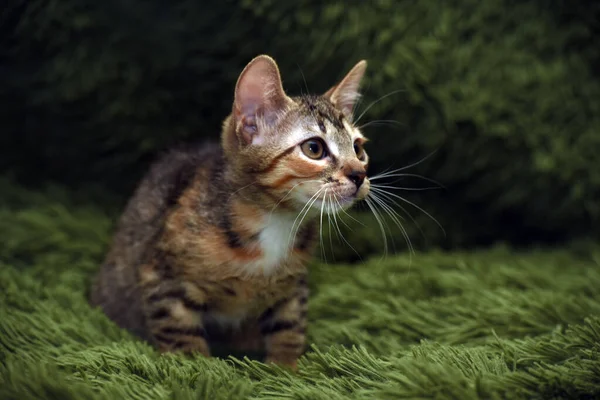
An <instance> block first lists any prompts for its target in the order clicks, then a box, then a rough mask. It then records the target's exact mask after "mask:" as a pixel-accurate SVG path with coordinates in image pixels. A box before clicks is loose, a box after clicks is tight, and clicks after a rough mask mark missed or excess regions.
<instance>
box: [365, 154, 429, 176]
mask: <svg viewBox="0 0 600 400" xmlns="http://www.w3.org/2000/svg"><path fill="white" fill-rule="evenodd" d="M435 153H437V150H433V151H432V152H431V153H429V154H427V155H426V156H425V157H423V158H421V159H420V160H419V161H416V162H414V163H412V164H409V165H407V166H404V167H402V168H398V169H394V170H392V171H384V172H382V173H381V174H380V175H386V174H388V173H394V172H400V171H405V170H407V169H409V168H412V167H415V166H417V165H419V164H421V163H422V162H423V161H425V160H427V159H428V158H429V157H431V156H432V155H434V154H435ZM369 179H370V178H369Z"/></svg>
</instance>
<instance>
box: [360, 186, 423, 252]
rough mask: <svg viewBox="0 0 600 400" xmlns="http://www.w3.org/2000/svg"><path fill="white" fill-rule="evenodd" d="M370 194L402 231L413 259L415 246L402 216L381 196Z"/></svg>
mask: <svg viewBox="0 0 600 400" xmlns="http://www.w3.org/2000/svg"><path fill="white" fill-rule="evenodd" d="M370 194H371V197H372V198H373V200H374V201H375V202H377V203H378V204H379V206H381V208H382V209H383V210H384V211H385V212H386V213H387V214H388V215H389V217H390V218H391V219H392V221H393V222H394V223H395V224H396V226H397V227H398V228H399V229H400V231H401V233H402V236H403V237H404V239H405V240H406V244H407V245H408V251H409V255H411V257H412V254H413V253H414V246H413V244H412V241H411V240H410V237H409V235H408V232H407V231H406V228H404V226H403V225H402V223H401V222H400V219H403V218H402V216H400V215H399V214H398V213H397V212H396V211H395V210H394V209H393V208H391V207H390V206H389V205H388V204H386V203H385V201H384V200H383V199H381V198H380V197H379V196H377V195H375V193H370ZM411 260H412V259H411Z"/></svg>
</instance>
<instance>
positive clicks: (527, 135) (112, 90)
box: [0, 0, 600, 257]
mask: <svg viewBox="0 0 600 400" xmlns="http://www.w3.org/2000/svg"><path fill="white" fill-rule="evenodd" d="M4 4H8V7H6V8H5V9H4V10H2V11H0V18H1V19H0V40H1V42H0V102H1V104H2V107H1V108H0V109H1V114H0V133H1V134H0V169H1V170H2V171H5V172H4V174H5V175H7V176H10V177H11V179H13V180H14V181H16V182H17V183H18V184H19V185H27V186H32V187H34V188H37V187H40V186H42V185H47V184H49V183H51V184H53V185H61V186H67V187H68V188H70V189H69V190H71V189H72V192H73V198H81V199H86V198H88V199H89V198H93V199H94V201H96V202H100V203H102V205H103V206H104V205H106V206H108V207H112V208H111V210H118V209H119V208H120V207H121V206H122V204H123V202H124V201H125V200H126V198H127V196H128V195H129V194H130V193H131V191H132V190H133V188H134V186H135V183H136V181H137V180H138V179H139V178H140V176H141V174H142V173H143V172H144V169H145V167H146V166H147V164H148V163H149V162H150V161H151V160H152V159H153V158H154V157H155V156H156V154H157V153H159V152H161V151H164V150H165V149H166V148H167V147H168V146H170V145H172V144H175V143H181V142H187V141H195V140H204V139H206V138H213V139H214V138H217V136H218V134H219V128H220V123H221V120H222V119H223V118H224V117H225V116H226V114H227V113H228V112H229V109H230V103H231V98H232V92H233V85H234V83H235V80H236V78H237V75H238V74H239V72H240V71H241V69H242V68H243V66H244V65H245V64H246V63H247V62H248V61H249V60H250V59H251V58H252V57H254V56H255V55H257V54H260V53H268V54H270V55H272V56H273V57H275V59H276V60H277V61H278V63H279V65H280V68H281V71H282V75H283V78H284V86H285V88H286V90H287V91H288V92H290V93H292V94H297V93H300V92H301V91H305V90H306V87H308V89H309V90H310V91H312V92H320V91H324V90H326V89H327V88H328V87H329V86H330V85H331V84H333V83H334V82H335V81H336V80H337V79H339V78H340V77H341V76H343V74H344V73H345V72H346V71H347V70H348V69H349V68H350V67H351V66H352V65H354V63H356V62H357V61H358V60H359V59H362V58H366V59H367V60H369V63H370V64H369V70H368V75H367V78H366V81H365V86H364V94H365V98H364V101H363V103H362V104H361V105H360V106H359V110H358V112H359V113H361V112H362V111H363V110H365V109H366V108H367V107H368V106H369V104H371V102H373V101H375V100H377V99H380V98H381V97H382V96H386V95H388V94H390V93H391V92H395V93H393V94H390V95H389V96H388V97H385V98H384V99H383V100H381V101H379V102H377V103H376V104H374V105H373V106H372V107H370V108H368V111H367V112H366V114H365V116H364V117H363V119H362V121H361V122H370V121H377V120H392V121H395V122H392V123H373V124H371V125H370V126H367V127H365V131H366V133H367V134H368V136H369V137H370V138H371V139H372V142H371V143H370V145H369V148H368V149H369V152H370V155H371V158H372V160H373V170H374V172H376V171H382V170H385V169H386V168H399V167H403V166H405V165H408V164H411V163H414V162H416V161H419V160H421V159H422V158H423V157H425V156H427V155H431V156H430V157H429V158H427V159H426V160H425V161H423V162H422V163H420V164H419V165H417V166H416V167H414V168H411V169H410V170H409V171H407V172H411V173H415V174H420V175H423V176H426V177H428V178H431V179H435V180H436V181H438V182H440V183H441V184H443V185H444V186H445V188H446V189H445V190H435V191H425V192H407V193H402V192H397V193H399V194H401V195H403V196H406V198H407V199H409V200H410V201H413V202H415V203H416V204H418V205H419V206H420V207H422V208H423V209H425V210H427V211H428V212H429V213H431V214H432V215H433V216H435V217H436V218H437V219H438V220H439V222H440V223H441V225H442V226H443V227H444V228H445V230H446V235H445V236H444V235H443V234H442V231H441V230H440V229H439V228H438V227H437V226H436V225H435V224H434V223H433V222H432V221H431V220H429V219H428V218H427V217H426V216H425V215H424V214H423V213H422V212H420V211H418V210H416V209H414V208H412V209H411V207H410V206H407V210H410V211H411V212H412V214H413V215H414V216H415V218H416V220H417V222H418V223H419V226H420V227H421V229H422V231H423V234H422V235H421V234H420V233H419V232H418V230H416V228H415V227H416V225H415V223H413V222H412V221H410V219H408V221H407V223H406V226H407V229H408V231H409V233H410V235H411V237H412V238H413V241H414V242H415V245H416V246H418V247H419V248H424V247H425V246H428V245H434V246H441V247H445V248H449V247H464V246H479V245H487V244H491V243H494V242H509V243H511V244H513V245H525V246H528V245H532V244H539V243H543V244H554V243H556V242H565V241H570V240H572V239H580V238H590V237H592V238H593V237H594V235H597V231H598V229H594V227H595V226H598V225H599V223H600V201H599V200H600V157H598V153H599V152H600V82H599V79H598V78H599V74H600V45H599V44H598V43H599V36H600V35H599V33H600V23H599V22H598V21H600V2H593V1H590V2H584V1H579V2H567V1H556V0H555V1H543V0H538V1H525V2H517V1H501V0H490V1H486V2H479V1H469V0H462V1H444V2H438V1H433V0H427V1H424V0H422V1H418V2H417V1H393V0H389V1H384V0H380V1H348V2H345V3H342V2H320V1H308V0H302V1H297V2H285V1H275V0H258V1H250V0H238V1H233V0H227V1H225V0H224V1H219V2H207V1H197V0H194V1H191V0H189V1H170V2H160V1H157V0H148V1H141V0H106V1H97V0H28V1H24V0H22V1H18V0H8V1H7V2H5V3H4ZM303 76H304V77H305V79H306V82H305V81H304V78H303ZM432 152H434V153H433V154H432ZM396 184H397V185H399V186H407V185H408V186H410V187H419V186H423V185H424V184H425V183H424V182H423V181H421V180H418V179H413V180H406V181H402V182H400V183H396ZM9 187H13V186H7V188H9ZM5 194H8V193H3V196H4V195H5ZM98 194H101V196H99V195H98ZM5 198H8V197H5ZM361 218H362V219H364V220H369V221H370V220H372V218H370V217H368V216H366V215H359V219H361ZM371 225H372V224H371V222H369V227H368V228H364V229H362V228H358V229H357V227H356V226H355V227H354V228H353V229H354V233H353V232H347V234H348V236H350V241H351V243H353V245H355V246H356V247H357V248H358V250H360V251H362V252H366V253H369V252H376V251H380V247H378V246H379V245H380V242H381V240H380V237H379V236H377V235H376V234H370V232H375V233H376V232H378V231H377V228H376V227H373V226H371ZM365 232H366V233H368V234H367V235H365ZM394 232H395V233H394ZM395 234H397V230H392V236H394V235H395ZM356 236H361V237H362V238H357V237H356ZM395 241H396V242H397V244H398V245H399V248H402V246H403V243H402V241H401V239H400V240H397V239H396V240H395ZM360 251H359V252H360ZM338 252H339V251H338ZM340 255H341V256H342V257H343V256H344V255H343V254H342V253H340Z"/></svg>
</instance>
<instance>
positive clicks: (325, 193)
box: [319, 189, 327, 264]
mask: <svg viewBox="0 0 600 400" xmlns="http://www.w3.org/2000/svg"><path fill="white" fill-rule="evenodd" d="M325 196H327V189H325V192H324V193H323V198H325ZM324 207H325V200H323V201H322V202H321V218H320V223H319V241H320V243H321V255H322V256H323V258H324V260H325V264H327V256H326V255H325V246H324V244H323V208H324Z"/></svg>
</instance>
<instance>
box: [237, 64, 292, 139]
mask: <svg viewBox="0 0 600 400" xmlns="http://www.w3.org/2000/svg"><path fill="white" fill-rule="evenodd" d="M289 102H291V99H290V98H289V97H288V96H287V95H286V94H285V92H284V91H283V87H282V85H281V77H280V75H279V68H277V64H276V63H275V60H273V59H272V58H271V57H269V56H266V55H261V56H258V57H256V58H255V59H253V60H252V61H250V62H249V63H248V65H247V66H246V68H244V70H243V71H242V73H241V74H240V77H239V78H238V81H237V84H236V86H235V100H234V104H233V113H234V115H235V119H236V121H238V124H241V127H240V128H241V136H242V140H244V142H245V143H246V144H250V143H252V142H253V140H255V139H256V137H257V135H258V134H260V132H258V130H259V126H260V125H264V124H266V125H271V124H274V123H275V122H276V120H277V118H278V116H279V115H280V113H281V111H283V110H284V109H285V108H286V106H287V104H288V103H289ZM258 119H260V120H261V123H260V124H259V123H258V122H259V121H258ZM238 126H239V125H238Z"/></svg>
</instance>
